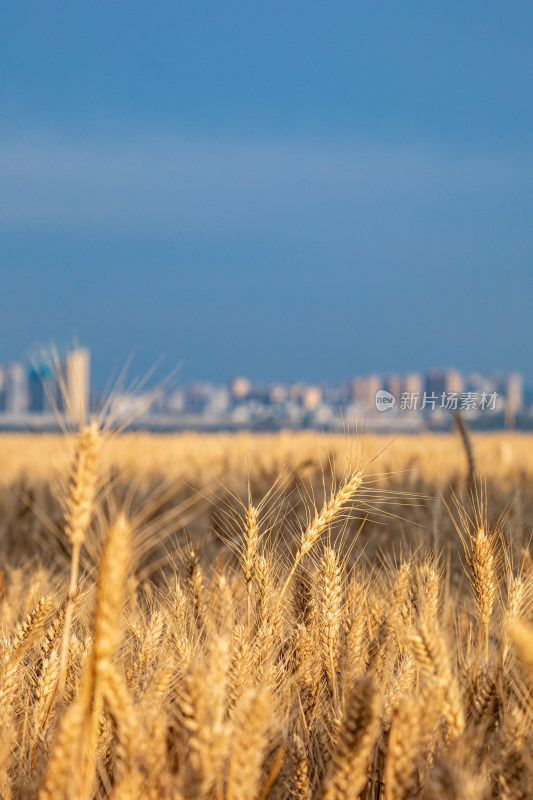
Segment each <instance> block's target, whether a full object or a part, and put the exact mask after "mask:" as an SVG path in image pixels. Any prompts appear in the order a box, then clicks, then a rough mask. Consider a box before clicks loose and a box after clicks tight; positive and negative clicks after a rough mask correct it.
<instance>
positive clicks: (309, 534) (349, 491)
mask: <svg viewBox="0 0 533 800" xmlns="http://www.w3.org/2000/svg"><path fill="white" fill-rule="evenodd" d="M362 483H363V471H362V470H358V471H357V472H353V473H352V475H351V476H350V477H349V478H347V479H346V480H344V481H343V482H342V483H341V485H340V486H339V488H338V490H337V491H336V492H333V493H332V494H331V496H330V498H329V500H327V501H326V502H325V503H324V505H323V506H322V510H321V511H316V513H315V516H314V517H313V519H312V520H311V522H310V523H309V525H308V526H307V528H305V529H304V530H303V531H302V536H301V540H300V546H299V548H298V550H297V552H296V556H295V558H294V561H293V564H292V567H291V569H290V571H289V574H288V575H287V578H286V579H285V583H284V584H283V586H282V588H281V591H280V593H279V595H278V599H277V601H276V605H275V607H274V612H273V618H275V617H276V614H277V612H278V610H279V607H280V605H281V602H282V600H283V597H284V595H285V593H286V591H287V588H288V586H289V584H290V582H291V580H292V577H293V575H294V573H295V572H296V570H297V568H298V564H299V563H300V561H301V560H302V558H303V557H304V556H305V555H306V554H307V553H308V552H309V551H310V550H311V548H312V547H313V545H314V544H315V543H316V542H317V541H318V539H319V538H320V535H321V534H322V533H323V532H324V531H325V530H327V528H328V527H329V525H331V524H332V522H333V521H334V520H335V518H336V517H337V515H338V514H339V513H340V511H341V510H342V508H343V507H344V506H345V505H346V503H348V501H349V500H350V499H351V498H352V496H353V495H354V494H355V493H356V492H357V491H358V489H360V487H361V484H362Z"/></svg>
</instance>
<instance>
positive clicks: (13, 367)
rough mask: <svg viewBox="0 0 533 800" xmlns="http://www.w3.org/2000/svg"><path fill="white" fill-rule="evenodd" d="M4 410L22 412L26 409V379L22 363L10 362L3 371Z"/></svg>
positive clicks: (9, 412)
mask: <svg viewBox="0 0 533 800" xmlns="http://www.w3.org/2000/svg"><path fill="white" fill-rule="evenodd" d="M4 396H5V410H6V413H7V414H13V415H18V414H23V413H24V412H25V411H26V410H27V379H26V370H25V369H24V367H23V366H22V364H18V363H14V364H10V365H9V366H8V368H7V370H6V372H5V390H4Z"/></svg>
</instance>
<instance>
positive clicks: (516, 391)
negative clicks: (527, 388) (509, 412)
mask: <svg viewBox="0 0 533 800" xmlns="http://www.w3.org/2000/svg"><path fill="white" fill-rule="evenodd" d="M505 390H506V391H505V394H506V397H507V404H508V405H509V406H510V407H511V408H512V409H513V411H518V410H519V409H521V408H522V406H523V405H524V382H523V379H522V376H521V375H520V374H519V373H517V372H513V373H512V374H511V375H508V376H507V381H506V387H505Z"/></svg>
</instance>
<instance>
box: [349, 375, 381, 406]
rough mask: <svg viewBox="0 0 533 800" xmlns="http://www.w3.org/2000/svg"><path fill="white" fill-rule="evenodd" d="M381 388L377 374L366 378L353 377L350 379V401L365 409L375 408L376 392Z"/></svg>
mask: <svg viewBox="0 0 533 800" xmlns="http://www.w3.org/2000/svg"><path fill="white" fill-rule="evenodd" d="M380 389H383V385H382V380H381V378H380V377H379V375H369V376H368V377H366V378H354V380H353V381H352V402H354V403H355V405H356V406H360V407H361V408H362V409H364V410H366V411H370V410H375V408H376V393H377V392H378V391H379V390H380Z"/></svg>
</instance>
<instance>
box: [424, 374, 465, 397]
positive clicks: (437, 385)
mask: <svg viewBox="0 0 533 800" xmlns="http://www.w3.org/2000/svg"><path fill="white" fill-rule="evenodd" d="M463 388H464V383H463V378H462V375H461V373H460V372H457V370H455V369H443V370H433V371H432V372H430V373H429V374H428V376H427V378H426V389H425V391H426V392H427V394H428V395H431V394H434V395H437V397H441V396H442V394H443V393H445V394H452V393H456V394H458V395H459V394H460V393H461V392H462V391H463Z"/></svg>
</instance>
